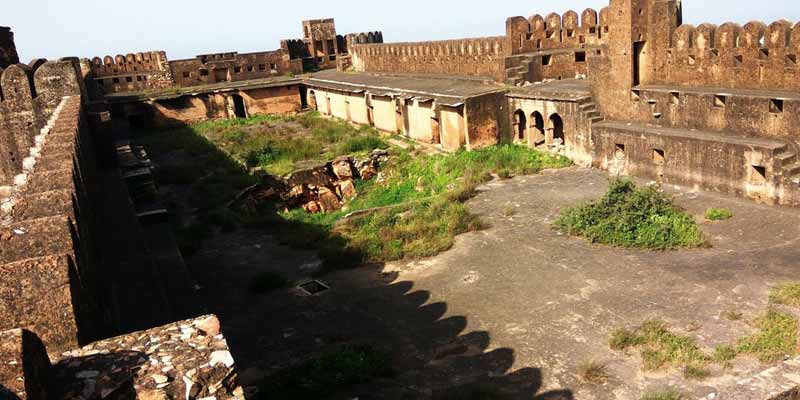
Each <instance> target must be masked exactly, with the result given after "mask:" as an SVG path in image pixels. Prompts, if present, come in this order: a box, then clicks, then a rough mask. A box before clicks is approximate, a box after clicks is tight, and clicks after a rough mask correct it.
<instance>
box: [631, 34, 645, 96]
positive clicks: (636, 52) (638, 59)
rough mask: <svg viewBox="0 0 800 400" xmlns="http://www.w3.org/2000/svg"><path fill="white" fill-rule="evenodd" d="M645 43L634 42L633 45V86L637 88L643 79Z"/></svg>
mask: <svg viewBox="0 0 800 400" xmlns="http://www.w3.org/2000/svg"><path fill="white" fill-rule="evenodd" d="M646 45H647V42H635V43H634V44H633V86H639V85H640V84H641V83H642V78H644V75H645V73H644V63H645V61H646V60H645V57H646V52H645V47H646Z"/></svg>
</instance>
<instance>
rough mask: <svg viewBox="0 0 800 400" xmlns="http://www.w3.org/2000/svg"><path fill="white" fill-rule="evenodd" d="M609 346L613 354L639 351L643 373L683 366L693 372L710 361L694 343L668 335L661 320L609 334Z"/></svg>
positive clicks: (681, 337) (687, 339)
mask: <svg viewBox="0 0 800 400" xmlns="http://www.w3.org/2000/svg"><path fill="white" fill-rule="evenodd" d="M609 345H610V347H611V348H612V349H614V350H625V349H628V348H632V347H641V348H642V359H643V361H644V367H645V369H646V370H658V369H661V368H662V367H664V366H684V367H685V368H686V369H687V370H688V369H692V370H695V371H696V370H699V369H700V368H701V367H702V366H704V365H705V364H706V363H707V362H708V361H709V356H707V355H706V354H705V353H703V351H702V350H700V348H699V347H698V346H697V344H696V343H695V341H694V339H692V338H690V337H688V336H682V335H677V334H674V333H672V332H670V330H669V329H668V327H667V324H666V323H664V322H663V321H660V320H650V321H646V322H645V323H643V324H642V325H641V326H640V327H638V328H637V329H635V330H633V331H629V330H625V329H618V330H616V331H614V332H613V333H612V335H611V339H610V341H609Z"/></svg>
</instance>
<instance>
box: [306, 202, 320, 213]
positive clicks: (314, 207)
mask: <svg viewBox="0 0 800 400" xmlns="http://www.w3.org/2000/svg"><path fill="white" fill-rule="evenodd" d="M303 209H304V210H306V212H309V213H311V214H316V213H318V212H320V211H322V209H321V208H320V207H319V203H317V202H316V201H309V202H308V203H306V204H303Z"/></svg>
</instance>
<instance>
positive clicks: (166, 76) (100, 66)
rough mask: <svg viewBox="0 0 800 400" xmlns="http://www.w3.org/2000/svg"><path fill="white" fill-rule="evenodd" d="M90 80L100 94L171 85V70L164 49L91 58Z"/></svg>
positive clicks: (172, 83) (155, 88) (160, 87)
mask: <svg viewBox="0 0 800 400" xmlns="http://www.w3.org/2000/svg"><path fill="white" fill-rule="evenodd" d="M89 66H90V73H89V79H90V80H91V82H93V84H94V85H95V88H96V89H97V90H98V91H99V93H101V94H109V93H119V92H135V91H143V90H159V89H165V88H169V87H172V86H173V85H174V84H175V82H174V81H173V77H172V71H171V70H170V67H169V61H168V60H167V54H166V53H165V52H163V51H149V52H144V53H136V54H133V53H131V54H127V55H124V56H123V55H121V54H120V55H117V56H116V57H111V56H105V57H103V58H102V59H101V58H100V57H94V58H92V60H91V62H90V63H89Z"/></svg>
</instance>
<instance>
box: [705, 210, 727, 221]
mask: <svg viewBox="0 0 800 400" xmlns="http://www.w3.org/2000/svg"><path fill="white" fill-rule="evenodd" d="M731 218H733V211H731V210H729V209H727V208H709V209H708V210H706V219H707V220H709V221H724V220H726V219H731Z"/></svg>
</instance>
